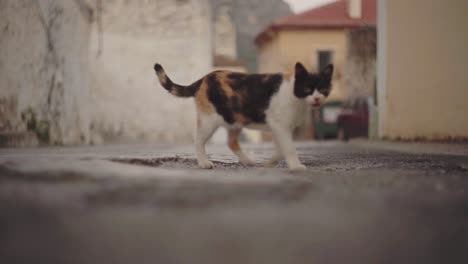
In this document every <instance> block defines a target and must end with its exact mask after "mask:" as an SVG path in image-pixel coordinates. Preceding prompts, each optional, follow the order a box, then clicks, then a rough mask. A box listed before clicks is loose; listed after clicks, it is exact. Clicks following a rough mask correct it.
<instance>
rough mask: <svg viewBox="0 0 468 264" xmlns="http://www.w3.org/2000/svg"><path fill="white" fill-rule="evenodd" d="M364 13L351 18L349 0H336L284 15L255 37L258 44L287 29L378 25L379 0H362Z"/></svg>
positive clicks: (322, 28) (324, 28) (323, 28)
mask: <svg viewBox="0 0 468 264" xmlns="http://www.w3.org/2000/svg"><path fill="white" fill-rule="evenodd" d="M361 1H362V14H361V17H360V18H358V19H354V18H351V17H350V16H349V13H348V0H338V1H336V2H333V3H330V4H327V5H324V6H321V7H318V8H314V9H311V10H308V11H305V12H302V13H299V14H295V15H290V16H286V17H282V18H280V19H278V20H276V21H274V22H273V23H272V24H270V25H269V26H268V27H267V28H266V29H265V30H263V31H262V32H260V33H259V34H258V35H257V37H256V38H255V43H256V44H257V45H258V44H260V43H262V42H264V41H268V40H269V39H270V37H271V35H272V33H274V32H276V31H280V30H285V29H299V30H326V29H346V28H358V27H368V26H373V27H375V25H376V20H377V0H361Z"/></svg>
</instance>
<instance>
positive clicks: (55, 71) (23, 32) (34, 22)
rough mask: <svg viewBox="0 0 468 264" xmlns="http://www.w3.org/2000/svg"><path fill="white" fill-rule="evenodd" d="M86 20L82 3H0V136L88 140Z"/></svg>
mask: <svg viewBox="0 0 468 264" xmlns="http://www.w3.org/2000/svg"><path fill="white" fill-rule="evenodd" d="M91 19H92V10H91V9H89V8H88V6H87V3H86V2H85V1H84V0H83V1H81V0H74V1H73V0H63V1H58V0H15V1H11V0H0V47H1V49H0V132H1V133H21V132H26V131H28V130H29V131H30V132H32V134H33V135H34V134H35V135H37V136H38V137H39V139H40V140H41V141H42V142H44V143H57V144H77V143H87V142H88V141H89V138H90V137H89V112H88V109H89V107H88V106H89V105H88V102H89V85H88V83H89V74H88V68H87V66H88V57H87V54H88V40H89V32H90V22H91ZM28 134H30V133H28Z"/></svg>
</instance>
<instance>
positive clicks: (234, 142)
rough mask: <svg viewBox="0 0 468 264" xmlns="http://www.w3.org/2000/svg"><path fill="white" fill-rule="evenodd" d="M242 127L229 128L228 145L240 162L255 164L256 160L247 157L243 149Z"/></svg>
mask: <svg viewBox="0 0 468 264" xmlns="http://www.w3.org/2000/svg"><path fill="white" fill-rule="evenodd" d="M241 131H242V129H228V146H229V149H231V151H232V152H233V153H234V154H235V155H236V156H237V158H238V159H239V162H240V163H242V164H243V165H247V166H251V165H255V161H253V160H251V159H250V158H249V157H247V156H246V155H245V154H244V152H243V151H242V150H241V148H240V145H239V135H240V133H241Z"/></svg>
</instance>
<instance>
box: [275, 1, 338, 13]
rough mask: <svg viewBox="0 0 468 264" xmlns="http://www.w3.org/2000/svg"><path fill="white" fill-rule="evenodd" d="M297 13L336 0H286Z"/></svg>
mask: <svg viewBox="0 0 468 264" xmlns="http://www.w3.org/2000/svg"><path fill="white" fill-rule="evenodd" d="M284 1H285V2H287V3H288V4H289V5H290V6H291V9H292V10H293V11H294V12H295V13H299V12H302V11H305V10H308V9H311V8H313V7H317V6H321V5H324V4H328V3H330V2H333V1H334V0H284Z"/></svg>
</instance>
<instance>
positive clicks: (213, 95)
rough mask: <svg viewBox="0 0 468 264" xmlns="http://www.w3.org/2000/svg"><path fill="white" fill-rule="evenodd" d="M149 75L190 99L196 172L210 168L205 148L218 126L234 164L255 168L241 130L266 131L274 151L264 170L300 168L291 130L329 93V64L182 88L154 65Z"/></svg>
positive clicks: (218, 78) (212, 79) (216, 77)
mask: <svg viewBox="0 0 468 264" xmlns="http://www.w3.org/2000/svg"><path fill="white" fill-rule="evenodd" d="M154 70H155V72H156V75H157V76H158V78H159V82H160V83H161V85H162V86H163V87H164V88H165V89H166V90H167V91H168V92H169V93H171V94H173V95H175V96H178V97H194V98H195V105H196V109H197V128H196V135H195V148H196V156H197V162H198V166H199V167H200V168H205V169H211V168H213V163H212V162H211V161H209V160H208V157H207V155H206V151H205V143H206V142H207V141H208V139H209V138H210V137H211V136H212V135H213V133H214V132H215V131H216V129H217V128H218V127H220V126H224V127H226V128H227V130H228V146H229V148H230V149H231V150H232V152H233V153H234V154H235V155H236V156H237V157H238V159H239V162H240V163H242V164H244V165H254V164H255V162H254V161H253V160H251V159H250V158H249V157H248V156H247V155H245V154H244V152H242V150H241V148H240V146H239V142H238V137H239V135H240V133H241V130H242V128H244V127H246V128H251V129H258V130H266V131H271V132H272V135H273V139H274V143H275V146H276V149H275V154H274V155H273V156H272V157H271V159H270V160H269V161H268V162H267V165H274V164H276V163H277V162H278V161H279V160H280V159H281V158H284V159H285V160H286V163H287V165H288V168H289V169H290V170H292V171H303V170H305V169H306V167H305V166H304V165H303V164H302V163H301V162H300V161H299V158H298V155H297V152H296V149H295V147H294V144H293V138H292V136H293V135H292V134H293V130H294V129H295V128H296V127H297V126H299V125H300V124H301V122H302V121H303V120H304V116H305V112H306V111H307V106H308V105H312V106H313V107H318V106H320V104H321V103H323V101H324V100H325V98H326V97H327V96H328V95H329V94H330V90H331V80H332V75H333V64H329V65H328V66H326V67H325V68H323V69H322V70H321V71H320V72H318V73H310V72H308V71H307V70H306V68H305V67H304V66H303V65H302V64H301V63H300V62H297V63H296V65H295V67H294V74H293V75H287V74H282V73H274V74H247V73H239V72H230V71H214V72H211V73H209V74H207V75H205V76H204V77H202V78H201V79H200V80H198V81H196V82H194V83H192V84H190V85H188V86H183V85H179V84H175V83H174V82H172V80H171V79H170V78H169V77H168V76H167V75H166V73H165V71H164V69H163V67H162V66H161V65H160V64H158V63H156V64H155V65H154Z"/></svg>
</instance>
